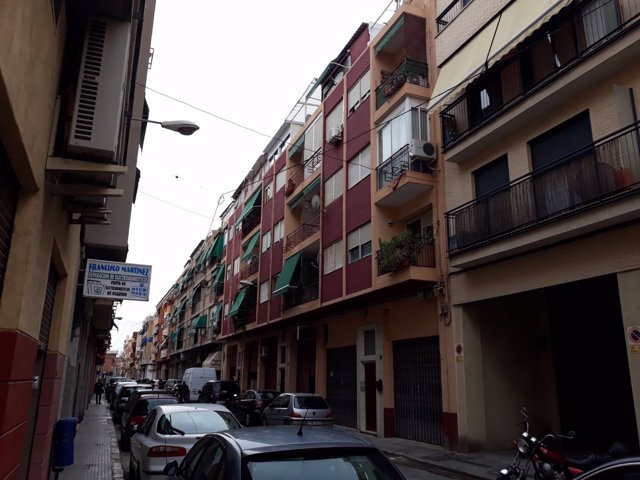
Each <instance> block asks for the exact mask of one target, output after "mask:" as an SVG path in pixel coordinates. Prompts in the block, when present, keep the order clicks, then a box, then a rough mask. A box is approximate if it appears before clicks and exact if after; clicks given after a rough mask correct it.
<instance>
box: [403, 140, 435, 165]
mask: <svg viewBox="0 0 640 480" xmlns="http://www.w3.org/2000/svg"><path fill="white" fill-rule="evenodd" d="M409 156H410V157H411V158H421V159H425V160H436V159H437V158H438V149H437V147H436V146H435V145H434V144H433V143H431V142H428V141H427V140H420V139H418V138H414V139H412V140H411V143H410V144H409Z"/></svg>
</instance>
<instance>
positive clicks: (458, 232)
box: [445, 124, 640, 254]
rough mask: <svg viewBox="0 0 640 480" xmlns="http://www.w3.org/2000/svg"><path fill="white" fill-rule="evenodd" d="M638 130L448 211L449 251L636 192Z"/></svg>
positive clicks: (608, 139)
mask: <svg viewBox="0 0 640 480" xmlns="http://www.w3.org/2000/svg"><path fill="white" fill-rule="evenodd" d="M639 128H640V124H635V125H631V126H629V127H626V128H624V129H622V130H619V131H618V132H615V133H613V134H612V135H609V136H607V137H605V138H604V139H601V140H599V141H597V142H595V143H593V144H591V145H590V146H589V147H587V148H583V149H581V150H579V151H577V152H574V153H572V154H570V155H567V156H566V157H564V158H562V159H560V160H558V161H557V162H555V163H553V164H552V165H549V166H547V167H545V168H542V169H539V170H537V171H534V172H532V173H530V174H528V175H525V176H523V177H520V178H518V179H516V180H513V181H512V182H510V183H509V184H508V185H506V186H504V187H502V188H500V189H497V190H494V191H493V192H491V193H488V194H487V195H484V196H482V197H480V198H476V199H475V200H473V201H471V202H469V203H467V204H465V205H462V206H460V207H458V208H456V209H455V210H452V211H450V212H448V213H446V214H445V216H446V219H447V233H448V247H449V253H451V254H454V253H457V252H459V251H462V250H465V249H467V248H471V247H474V246H479V245H481V244H484V243H487V242H490V241H492V240H493V239H497V238H499V237H502V236H504V235H508V234H510V233H514V232H518V231H521V230H523V229H526V228H530V227H532V226H535V225H537V224H540V223H543V222H548V221H550V220H554V219H557V218H561V217H563V216H566V215H568V214H571V213H574V212H576V211H579V210H583V209H586V208H589V207H592V206H594V205H598V204H601V203H604V202H607V201H610V200H612V197H615V196H617V195H623V194H629V193H637V192H638V188H637V187H638V186H639V182H640V130H639Z"/></svg>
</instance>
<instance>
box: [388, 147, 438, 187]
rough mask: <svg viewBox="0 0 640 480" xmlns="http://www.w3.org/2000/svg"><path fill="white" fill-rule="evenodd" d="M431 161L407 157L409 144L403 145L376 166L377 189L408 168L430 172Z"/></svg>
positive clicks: (413, 170) (414, 170)
mask: <svg viewBox="0 0 640 480" xmlns="http://www.w3.org/2000/svg"><path fill="white" fill-rule="evenodd" d="M431 163H432V162H429V161H428V160H422V159H419V158H415V159H412V158H411V157H409V145H408V144H407V145H405V146H404V147H402V148H401V149H400V150H398V151H397V152H396V153H394V154H393V155H392V156H391V157H390V158H388V159H387V160H385V161H384V162H383V163H382V164H381V165H378V168H376V171H377V172H378V190H380V189H381V188H382V187H384V186H385V185H387V184H389V183H391V182H393V181H394V180H395V179H397V178H398V177H399V176H400V175H402V174H403V173H404V172H406V171H409V170H410V171H412V172H420V173H432V172H433V170H432V169H431V168H430V164H431Z"/></svg>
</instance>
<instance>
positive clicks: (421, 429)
mask: <svg viewBox="0 0 640 480" xmlns="http://www.w3.org/2000/svg"><path fill="white" fill-rule="evenodd" d="M393 379H394V399H395V434H396V437H401V438H408V439H411V440H417V441H419V442H426V443H431V444H434V445H443V444H444V435H443V432H442V385H441V383H440V347H439V340H438V337H425V338H417V339H412V340H402V341H398V342H393Z"/></svg>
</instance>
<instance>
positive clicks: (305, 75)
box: [112, 0, 395, 351]
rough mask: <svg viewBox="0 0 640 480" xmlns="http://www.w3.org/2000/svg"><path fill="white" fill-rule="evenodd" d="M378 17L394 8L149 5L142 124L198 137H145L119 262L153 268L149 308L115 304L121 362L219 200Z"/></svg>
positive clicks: (374, 2) (293, 1)
mask: <svg viewBox="0 0 640 480" xmlns="http://www.w3.org/2000/svg"><path fill="white" fill-rule="evenodd" d="M387 8H390V9H391V8H395V1H393V0H391V3H390V0H323V1H321V2H312V1H308V0H280V1H279V2H265V1H264V0H246V1H238V0H236V1H228V2H222V1H219V0H181V1H175V0H157V3H156V13H155V21H154V26H153V38H152V42H151V44H152V48H153V50H154V54H153V61H152V65H151V69H150V70H149V74H148V79H147V87H148V88H147V94H146V98H147V102H148V103H149V107H150V118H151V119H152V120H178V119H187V120H191V121H194V122H195V123H197V124H198V125H199V126H200V130H199V131H198V132H196V133H195V134H193V135H192V136H188V137H186V136H182V135H179V134H177V133H173V132H170V131H168V130H164V129H162V128H160V126H159V125H152V124H150V125H149V127H148V128H147V135H146V139H145V144H144V151H143V152H142V153H141V155H140V157H139V159H138V167H139V168H140V170H141V171H142V175H141V179H140V184H139V188H138V196H137V200H136V203H135V205H134V206H133V212H132V217H131V227H130V232H129V255H128V258H127V262H128V263H135V264H145V265H151V266H152V277H151V294H150V300H149V302H134V301H125V302H124V303H123V304H122V305H121V306H120V307H119V308H118V311H117V316H119V317H122V320H118V321H116V324H117V325H118V327H119V331H116V330H115V329H114V330H113V331H112V348H113V349H115V350H120V351H122V348H123V342H124V340H125V337H126V336H127V335H130V334H131V333H132V332H133V331H134V330H139V329H140V327H141V325H142V322H143V320H144V319H145V317H146V316H147V315H152V314H153V313H154V312H155V307H156V304H157V303H158V302H159V301H160V300H161V299H162V297H163V296H164V294H165V293H166V292H167V291H168V289H169V288H171V287H172V286H173V283H174V282H175V280H176V279H177V277H178V276H179V275H180V274H181V273H182V270H183V267H184V264H185V263H186V262H187V260H188V259H189V256H190V254H191V252H192V251H193V249H194V248H195V247H196V245H197V244H198V242H199V241H200V240H201V239H203V238H205V237H206V235H207V233H208V231H209V228H210V227H211V226H212V225H213V228H217V227H218V226H220V218H219V216H220V213H221V212H222V211H223V210H224V208H225V207H226V206H227V205H228V203H229V200H230V198H231V196H230V193H229V192H233V191H234V190H235V189H236V188H237V186H238V185H239V183H240V182H241V181H242V179H243V178H244V176H245V175H246V174H247V172H248V171H249V169H250V168H251V166H252V165H253V164H254V162H255V161H256V160H257V158H258V156H259V155H260V154H261V153H262V151H263V149H264V148H265V146H266V145H267V143H268V142H269V139H270V137H271V136H272V135H274V134H275V133H276V131H277V129H278V128H279V127H280V125H281V124H282V122H283V121H284V119H285V117H286V116H287V114H288V113H289V111H290V110H291V109H292V108H293V106H294V105H295V103H296V101H297V100H298V99H299V98H300V96H301V95H302V93H303V92H304V91H305V89H306V88H307V87H308V86H309V84H310V83H311V82H312V81H313V80H314V78H315V77H318V76H319V75H320V74H321V73H322V71H323V70H324V68H325V67H326V66H327V64H328V62H330V61H331V60H333V59H334V58H335V57H336V56H337V55H338V54H339V53H340V51H341V50H342V49H343V48H344V46H345V44H346V43H347V42H348V41H349V39H350V38H351V36H352V35H353V34H354V33H355V31H356V30H357V28H358V27H359V25H360V24H361V23H362V22H373V21H375V20H377V19H378V18H379V17H380V16H381V15H383V14H384V13H385V11H386V15H385V16H384V17H383V19H384V18H388V17H389V15H390V14H391V11H390V10H387ZM170 97H173V98H175V99H177V100H180V101H176V100H173V99H171V98H170ZM181 102H185V103H187V104H189V105H191V106H188V105H185V103H181ZM194 107H195V108H194ZM205 112H206V113H205ZM222 119H226V120H230V121H232V122H235V123H237V124H239V125H242V126H244V127H248V128H250V129H253V130H256V131H258V132H261V133H262V134H264V135H260V134H258V133H255V132H253V131H250V130H247V129H244V128H241V127H239V126H236V125H232V124H231V123H228V122H225V121H224V120H222ZM218 203H220V204H221V205H220V206H219V207H218V208H217V210H216V205H217V204H218ZM214 215H215V217H214Z"/></svg>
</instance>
